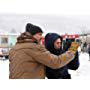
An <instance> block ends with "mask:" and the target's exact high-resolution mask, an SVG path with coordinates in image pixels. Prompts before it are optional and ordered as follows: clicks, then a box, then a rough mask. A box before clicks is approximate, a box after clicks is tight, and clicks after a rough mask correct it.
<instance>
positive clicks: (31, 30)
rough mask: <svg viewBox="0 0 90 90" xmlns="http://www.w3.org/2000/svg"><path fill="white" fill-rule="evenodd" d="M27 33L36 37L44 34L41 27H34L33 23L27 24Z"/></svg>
mask: <svg viewBox="0 0 90 90" xmlns="http://www.w3.org/2000/svg"><path fill="white" fill-rule="evenodd" d="M26 32H29V33H30V34H31V35H35V34H36V33H43V31H42V29H41V28H40V27H39V26H36V25H33V24H31V23H27V25H26Z"/></svg>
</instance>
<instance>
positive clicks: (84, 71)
mask: <svg viewBox="0 0 90 90" xmlns="http://www.w3.org/2000/svg"><path fill="white" fill-rule="evenodd" d="M79 59H80V67H79V68H78V70H76V71H73V70H69V72H70V74H71V76H72V79H90V61H89V55H88V54H87V53H82V52H81V53H80V55H79ZM1 79H4V80H6V79H9V60H5V61H2V60H0V80H1Z"/></svg>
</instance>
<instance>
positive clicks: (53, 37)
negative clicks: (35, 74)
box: [45, 33, 62, 54]
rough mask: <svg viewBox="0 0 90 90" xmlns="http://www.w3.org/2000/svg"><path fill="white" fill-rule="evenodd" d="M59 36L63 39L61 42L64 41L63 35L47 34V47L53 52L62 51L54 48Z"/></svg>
mask: <svg viewBox="0 0 90 90" xmlns="http://www.w3.org/2000/svg"><path fill="white" fill-rule="evenodd" d="M58 38H60V39H61V42H62V37H61V36H60V35H58V34H56V33H48V34H47V35H46V36H45V47H46V49H47V50H49V51H50V52H51V53H53V54H60V53H57V52H58V51H61V50H60V49H61V48H60V49H59V50H56V49H55V48H54V42H55V40H57V39H58Z"/></svg>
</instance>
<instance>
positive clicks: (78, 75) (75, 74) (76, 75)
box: [69, 52, 90, 79]
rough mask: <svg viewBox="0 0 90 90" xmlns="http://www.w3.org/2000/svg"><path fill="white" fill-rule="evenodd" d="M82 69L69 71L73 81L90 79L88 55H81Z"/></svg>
mask: <svg viewBox="0 0 90 90" xmlns="http://www.w3.org/2000/svg"><path fill="white" fill-rule="evenodd" d="M79 60H80V67H79V68H78V70H76V71H73V70H69V72H70V73H71V76H72V79H90V61H89V54H88V53H82V52H81V53H80V55H79Z"/></svg>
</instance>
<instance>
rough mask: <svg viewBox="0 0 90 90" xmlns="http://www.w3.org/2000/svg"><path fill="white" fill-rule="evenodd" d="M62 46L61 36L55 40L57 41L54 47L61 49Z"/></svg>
mask: <svg viewBox="0 0 90 90" xmlns="http://www.w3.org/2000/svg"><path fill="white" fill-rule="evenodd" d="M60 47H61V40H60V38H58V39H57V40H55V42H54V48H55V49H60Z"/></svg>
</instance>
